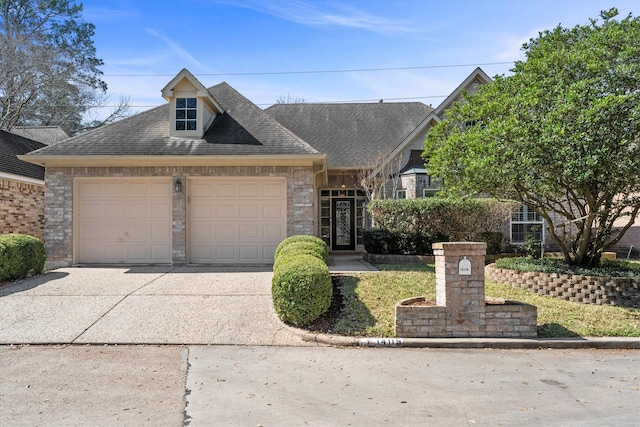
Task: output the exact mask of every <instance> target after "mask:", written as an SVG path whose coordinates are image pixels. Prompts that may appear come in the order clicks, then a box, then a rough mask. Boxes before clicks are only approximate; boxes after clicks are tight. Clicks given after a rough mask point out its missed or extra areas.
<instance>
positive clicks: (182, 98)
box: [162, 69, 224, 138]
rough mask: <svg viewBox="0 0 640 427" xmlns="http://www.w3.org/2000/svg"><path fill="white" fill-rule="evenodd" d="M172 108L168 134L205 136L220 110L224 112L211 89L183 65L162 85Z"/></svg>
mask: <svg viewBox="0 0 640 427" xmlns="http://www.w3.org/2000/svg"><path fill="white" fill-rule="evenodd" d="M162 97H163V98H164V99H166V100H167V101H168V102H169V103H170V105H171V108H170V110H169V117H168V119H169V123H168V124H169V136H172V137H176V138H202V136H203V135H204V134H205V132H206V131H207V128H208V127H209V125H211V123H212V122H213V120H214V119H215V117H216V116H217V115H218V114H223V113H224V110H223V109H222V106H221V105H220V104H218V101H216V100H215V99H214V98H213V96H211V93H210V92H209V91H208V90H207V88H205V87H204V86H203V85H202V83H200V82H199V81H198V79H196V78H195V77H194V76H193V74H191V73H190V72H189V71H188V70H187V69H183V70H182V71H180V72H179V73H178V75H177V76H175V77H174V78H173V79H171V81H170V82H169V83H167V85H166V86H165V87H164V88H163V89H162Z"/></svg>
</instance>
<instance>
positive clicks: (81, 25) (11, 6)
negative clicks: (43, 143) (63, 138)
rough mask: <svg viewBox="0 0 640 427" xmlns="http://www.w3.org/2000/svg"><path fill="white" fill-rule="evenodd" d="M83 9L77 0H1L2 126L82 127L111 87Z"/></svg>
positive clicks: (0, 80) (69, 129)
mask: <svg viewBox="0 0 640 427" xmlns="http://www.w3.org/2000/svg"><path fill="white" fill-rule="evenodd" d="M81 13H82V5H76V4H74V3H73V1H71V0H0V128H2V129H11V128H12V127H13V126H15V125H44V124H56V125H61V126H62V127H64V128H65V129H66V130H67V131H69V132H71V133H75V132H77V131H78V130H79V129H81V128H82V124H81V122H82V117H83V114H84V113H85V112H86V111H87V110H88V109H89V108H90V107H91V106H92V105H93V104H94V103H95V101H96V99H97V98H98V97H100V96H101V95H103V94H104V93H105V92H106V90H107V85H106V83H105V82H103V81H102V80H101V79H100V75H101V74H102V72H101V71H100V70H99V69H98V67H99V66H101V65H102V64H103V62H102V60H101V59H98V58H97V57H96V49H95V47H94V45H93V40H92V37H93V35H94V28H95V27H94V25H93V24H90V23H87V22H84V21H83V20H82V15H81Z"/></svg>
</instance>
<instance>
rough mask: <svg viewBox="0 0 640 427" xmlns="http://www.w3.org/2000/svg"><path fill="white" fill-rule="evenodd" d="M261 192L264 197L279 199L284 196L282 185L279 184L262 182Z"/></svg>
mask: <svg viewBox="0 0 640 427" xmlns="http://www.w3.org/2000/svg"><path fill="white" fill-rule="evenodd" d="M262 194H263V196H264V197H270V198H275V199H280V198H283V197H284V186H282V185H279V184H264V185H263V186H262Z"/></svg>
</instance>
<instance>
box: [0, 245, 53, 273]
mask: <svg viewBox="0 0 640 427" xmlns="http://www.w3.org/2000/svg"><path fill="white" fill-rule="evenodd" d="M46 259H47V255H46V252H45V250H44V244H43V243H42V241H41V240H40V239H37V238H36V237H33V236H28V235H26V234H5V235H2V236H0V281H5V280H16V279H22V278H25V277H30V276H33V275H35V274H40V273H42V270H44V262H45V261H46Z"/></svg>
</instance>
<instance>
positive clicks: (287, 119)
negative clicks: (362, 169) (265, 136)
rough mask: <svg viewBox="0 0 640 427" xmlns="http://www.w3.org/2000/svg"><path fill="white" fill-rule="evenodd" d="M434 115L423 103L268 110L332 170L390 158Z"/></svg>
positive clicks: (286, 106) (289, 106)
mask: <svg viewBox="0 0 640 427" xmlns="http://www.w3.org/2000/svg"><path fill="white" fill-rule="evenodd" d="M432 111H433V108H431V107H429V106H427V105H425V104H422V103H420V102H390V103H385V102H379V103H366V104H365V103H359V104H351V103H345V104H304V103H303V104H276V105H273V106H271V107H269V108H267V109H266V110H265V112H266V113H267V114H269V115H270V116H271V117H273V118H274V119H275V120H277V121H278V122H280V123H282V125H284V126H286V127H287V128H288V129H290V130H291V131H292V132H294V133H295V134H296V135H298V136H299V137H300V138H302V139H304V140H305V141H307V142H308V143H309V144H310V145H311V146H313V147H314V148H315V149H316V150H318V151H320V152H321V153H326V154H327V163H328V164H329V167H359V166H363V165H366V164H367V163H368V162H370V161H373V160H374V159H376V158H378V159H379V158H380V157H382V156H386V155H388V154H390V153H391V151H393V150H394V149H395V148H396V147H397V146H398V145H399V144H400V143H401V142H402V141H403V140H404V139H405V138H406V137H407V136H408V135H409V134H410V133H411V132H412V131H413V130H415V129H416V127H417V126H418V125H419V124H420V123H421V122H422V121H423V120H424V119H425V118H426V117H427V116H428V115H429V114H430V113H431V112H432Z"/></svg>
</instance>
